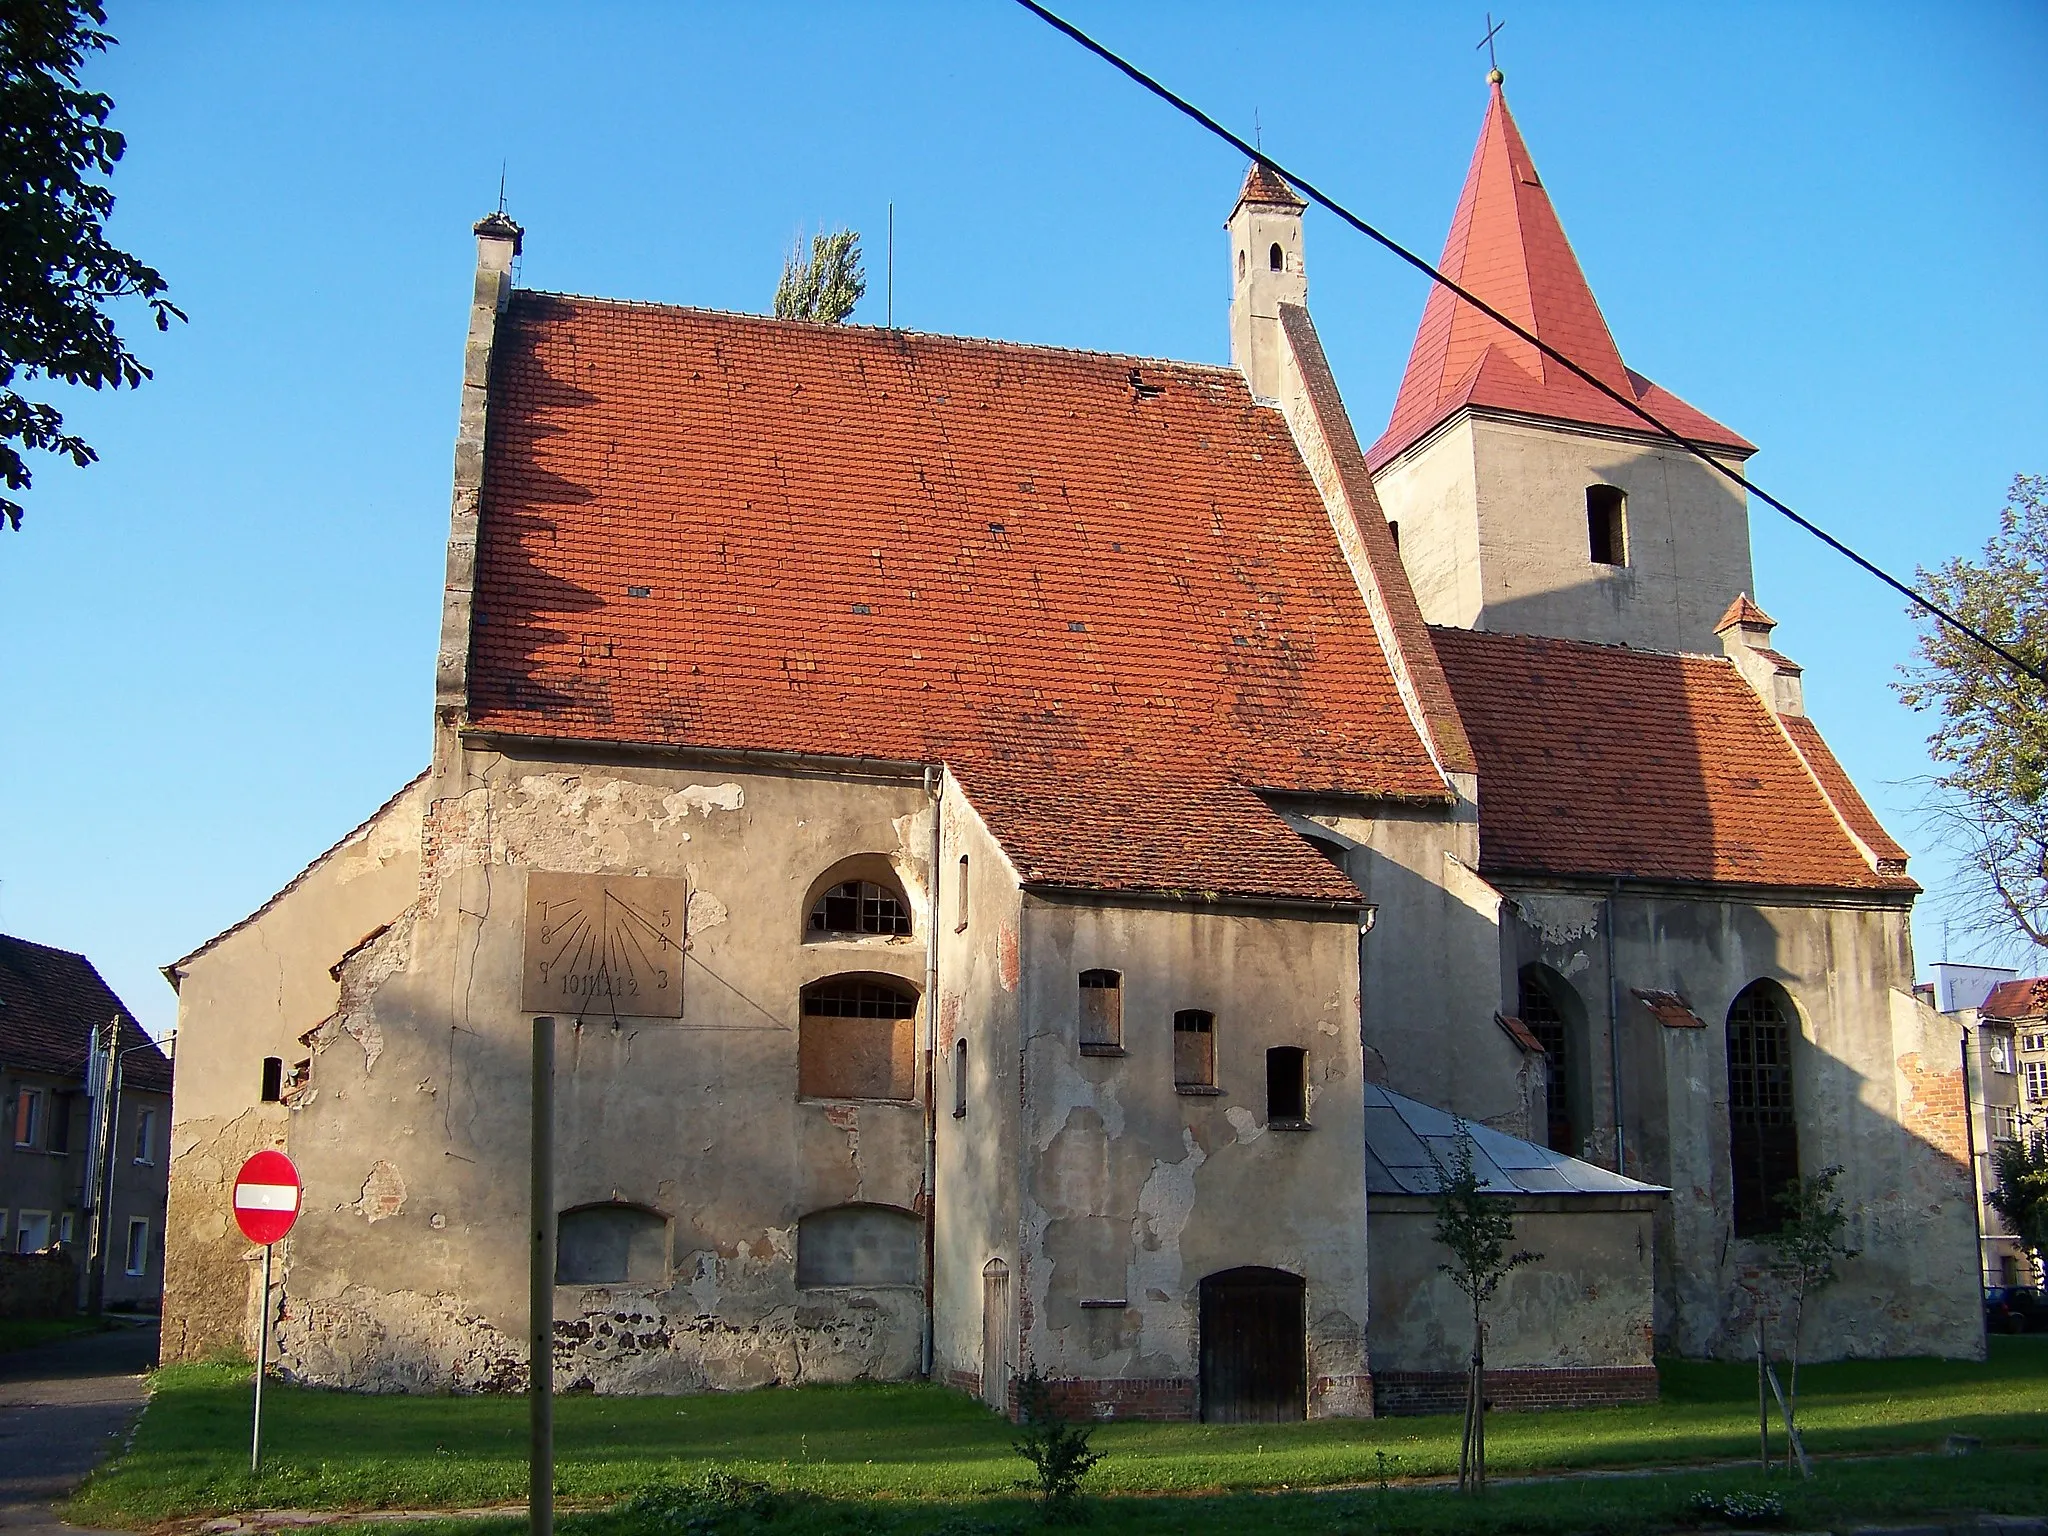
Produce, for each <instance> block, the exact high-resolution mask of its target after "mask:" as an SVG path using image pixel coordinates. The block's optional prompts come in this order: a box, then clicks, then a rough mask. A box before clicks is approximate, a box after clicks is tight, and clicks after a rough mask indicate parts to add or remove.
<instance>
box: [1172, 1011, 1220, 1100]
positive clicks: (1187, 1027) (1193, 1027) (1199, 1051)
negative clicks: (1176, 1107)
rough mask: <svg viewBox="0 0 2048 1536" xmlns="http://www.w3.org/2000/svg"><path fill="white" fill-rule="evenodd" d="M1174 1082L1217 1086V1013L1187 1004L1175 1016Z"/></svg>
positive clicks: (1189, 1086)
mask: <svg viewBox="0 0 2048 1536" xmlns="http://www.w3.org/2000/svg"><path fill="white" fill-rule="evenodd" d="M1173 1084H1174V1086H1175V1087H1176V1088H1213V1087H1215V1086H1216V1015H1215V1014H1213V1013H1210V1012H1208V1011H1207V1010H1206V1009H1202V1008H1183V1009H1181V1010H1180V1012H1178V1013H1176V1014H1175V1015H1174V1016H1173Z"/></svg>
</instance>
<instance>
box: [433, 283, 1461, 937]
mask: <svg viewBox="0 0 2048 1536" xmlns="http://www.w3.org/2000/svg"><path fill="white" fill-rule="evenodd" d="M491 393H492V402H491V418H490V431H489V446H488V451H487V456H486V474H485V483H484V499H483V512H482V518H481V530H480V533H479V544H478V555H477V567H478V574H477V599H476V620H475V623H476V629H475V633H474V638H473V643H472V662H471V670H470V696H469V717H470V723H471V725H472V727H473V728H476V729H480V730H484V731H488V732H493V733H502V734H510V735H518V736H527V737H554V738H573V739H579V740H587V741H592V742H632V743H648V744H660V745H675V746H688V747H701V748H712V749H723V750H739V751H774V752H796V753H807V754H821V755H835V756H849V757H867V758H877V759H887V760H896V761H926V762H929V761H937V760H944V761H946V762H948V763H949V764H951V765H952V767H953V770H954V772H955V774H956V775H957V776H958V777H959V778H960V780H961V782H962V784H963V785H964V786H965V787H966V789H967V791H968V794H969V795H970V797H971V798H972V799H973V800H974V803H975V804H976V806H977V808H979V809H980V810H981V812H982V814H983V815H984V817H985V818H986V819H987V820H988V822H989V824H990V827H991V830H992V831H993V832H994V833H995V835H996V836H997V838H998V839H999V840H1001V841H1002V842H1003V844H1004V846H1005V847H1006V848H1007V849H1008V850H1009V851H1010V852H1011V855H1012V857H1013V858H1014V859H1015V861H1016V862H1017V864H1018V866H1019V868H1020V869H1022V870H1024V871H1025V872H1026V874H1027V878H1032V876H1031V875H1030V872H1031V871H1032V870H1037V871H1039V875H1038V876H1037V877H1036V878H1042V879H1044V880H1046V881H1048V882H1051V883H1068V884H1075V885H1084V886H1091V887H1096V888H1102V889H1152V890H1199V891H1212V892H1216V893H1219V894H1240V895H1265V896H1290V895H1291V896H1299V897H1306V898H1320V899H1328V900H1353V901H1355V900H1356V899H1357V893H1356V891H1355V889H1353V888H1352V887H1351V885H1350V883H1349V882H1348V881H1346V880H1344V879H1343V877H1342V876H1341V875H1340V874H1339V873H1338V872H1337V871H1336V870H1334V869H1333V868H1332V867H1331V866H1330V865H1329V864H1328V863H1327V862H1326V861H1325V860H1324V859H1322V858H1321V857H1320V856H1319V855H1317V854H1316V853H1315V852H1314V851H1313V850H1311V849H1310V848H1309V847H1308V846H1307V844H1306V843H1304V842H1303V841H1302V839H1301V838H1300V837H1299V836H1298V835H1297V834H1296V833H1295V832H1294V831H1293V830H1292V829H1291V828H1289V827H1288V826H1287V825H1286V823H1285V822H1283V821H1281V820H1280V818H1279V817H1278V816H1277V815H1275V814H1274V813H1272V812H1271V811H1269V810H1267V809H1266V808H1265V807H1264V805H1263V804H1262V803H1261V802H1260V801H1258V800H1257V799H1256V798H1255V797H1254V796H1252V795H1250V794H1248V793H1246V792H1245V790H1246V788H1247V787H1256V788H1268V789H1282V790H1305V791H1306V790H1316V791H1323V792H1338V793H1351V794H1360V795H1374V796H1390V797H1414V798H1417V799H1431V800H1443V799H1445V798H1446V797H1447V788H1446V786H1445V784H1444V781H1443V779H1442V778H1441V776H1440V775H1439V774H1438V773H1437V772H1436V771H1435V769H1434V768H1433V766H1432V765H1431V762H1430V759H1429V755H1428V752H1427V750H1426V748H1425V747H1424V745H1423V743H1422V741H1421V740H1420V739H1419V738H1418V736H1417V735H1416V732H1415V729H1414V727H1413V725H1412V724H1411V722H1410V719H1409V717H1408V715H1407V713H1406V711H1405V709H1404V707H1403V705H1402V702H1401V699H1400V697H1399V695H1398V693H1397V691H1396V688H1395V685H1394V682H1393V680H1392V677H1391V676H1390V673H1389V668H1388V663H1387V659H1386V657H1385V655H1384V654H1383V653H1382V652H1381V650H1380V648H1379V645H1378V642H1377V640H1376V639H1375V637H1374V633H1373V628H1372V624H1371V622H1370V620H1369V617H1368V615H1367V612H1366V609H1365V605H1364V603H1363V601H1362V600H1361V598H1360V595H1359V591H1358V587H1357V585H1356V583H1355V582H1354V581H1353V579H1352V577H1351V574H1350V572H1349V569H1348V568H1347V566H1346V564H1345V561H1344V557H1343V553H1342V551H1341V549H1340V548H1339V546H1338V543H1337V540H1336V537H1335V535H1334V533H1333V531H1332V529H1331V526H1330V521H1329V515H1328V513H1327V511H1326V510H1325V508H1324V505H1323V502H1322V500H1321V498H1320V496H1319V495H1318V494H1317V491H1316V488H1315V485H1314V483H1313V482H1312V481H1311V479H1310V478H1309V474H1308V471H1307V469H1306V467H1305V466H1304V465H1303V464H1302V462H1301V459H1300V456H1299V454H1298V453H1297V451H1296V449H1295V446H1294V443H1293V440H1292V438H1291V437H1290V435H1289V433H1288V429H1287V426H1286V423H1285V421H1284V420H1283V419H1282V417H1281V416H1280V413H1279V412H1278V411H1275V410H1272V409H1269V408H1265V407H1260V406H1257V405H1254V404H1253V402H1252V399H1251V396H1250V394H1249V393H1248V391H1247V390H1246V388H1245V385H1244V381H1243V380H1242V378H1241V377H1240V376H1239V375H1238V374H1237V373H1236V372H1235V371H1232V370H1228V369H1222V368H1212V367H1203V366H1198V365H1194V364H1187V363H1169V362H1157V361H1152V360H1147V359H1140V358H1131V357H1115V356H1106V355H1102V354H1096V353H1082V352H1065V351H1056V350H1052V349H1047V348H1037V347H1025V346H1016V345H1011V344H1006V343H997V342H981V341H967V340H961V339H957V338H950V337H938V336H923V335H916V334H908V333H904V332H897V331H881V330H869V329H865V328H854V327H833V326H813V325H802V324H797V323H794V322H788V321H774V320H765V319H759V318H755V317H751V316H741V315H727V314H714V313H708V312H705V311H701V310H688V309H671V308H664V307H657V306H652V305H632V304H619V303H608V302H604V301H599V300H590V299H573V298H565V297H558V296H553V295H542V294H530V293H520V294H517V295H516V296H515V297H514V299H513V301H512V305H511V308H510V310H509V311H508V313H507V314H506V316H505V317H504V319H503V320H502V322H501V325H500V330H499V335H498V342H497V346H496V355H495V356H494V358H493V362H492V385H491Z"/></svg>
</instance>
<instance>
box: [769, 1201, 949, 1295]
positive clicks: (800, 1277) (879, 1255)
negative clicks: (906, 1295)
mask: <svg viewBox="0 0 2048 1536" xmlns="http://www.w3.org/2000/svg"><path fill="white" fill-rule="evenodd" d="M923 1280H924V1223H923V1222H922V1221H921V1220H919V1218H918V1216H917V1214H916V1213H915V1212H914V1211H906V1210H900V1209H898V1208H897V1207H896V1206H893V1205H840V1206H834V1207H833V1208H832V1209H830V1210H825V1211H813V1212H811V1214H810V1215H808V1216H805V1217H803V1218H802V1219H801V1220H799V1221H798V1222H797V1224H796V1283H797V1284H798V1285H804V1286H819V1285H855V1286H882V1285H919V1284H921V1283H923Z"/></svg>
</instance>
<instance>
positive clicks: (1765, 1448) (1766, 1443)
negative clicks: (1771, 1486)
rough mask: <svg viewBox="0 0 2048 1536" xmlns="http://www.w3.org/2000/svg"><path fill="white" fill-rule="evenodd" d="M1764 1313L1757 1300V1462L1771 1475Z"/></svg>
mask: <svg viewBox="0 0 2048 1536" xmlns="http://www.w3.org/2000/svg"><path fill="white" fill-rule="evenodd" d="M1765 1391H1766V1388H1765V1386H1764V1314H1763V1302H1762V1301H1761V1300H1759V1301H1758V1302H1757V1314H1756V1464H1757V1466H1758V1467H1760V1468H1762V1469H1763V1474H1764V1476H1765V1477H1769V1476H1770V1475H1771V1405H1770V1401H1769V1399H1768V1398H1766V1397H1765V1395H1764V1393H1765Z"/></svg>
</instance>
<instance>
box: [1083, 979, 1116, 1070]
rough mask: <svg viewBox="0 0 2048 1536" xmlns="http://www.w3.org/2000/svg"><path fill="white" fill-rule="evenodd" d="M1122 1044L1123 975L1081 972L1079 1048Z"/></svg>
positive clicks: (1100, 1048)
mask: <svg viewBox="0 0 2048 1536" xmlns="http://www.w3.org/2000/svg"><path fill="white" fill-rule="evenodd" d="M1123 1044H1124V979H1123V977H1121V976H1119V975H1118V974H1117V973H1116V972H1115V971H1083V972H1082V973H1081V1049H1082V1050H1083V1051H1084V1052H1086V1051H1090V1050H1095V1051H1108V1052H1114V1051H1120V1050H1122V1049H1123Z"/></svg>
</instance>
